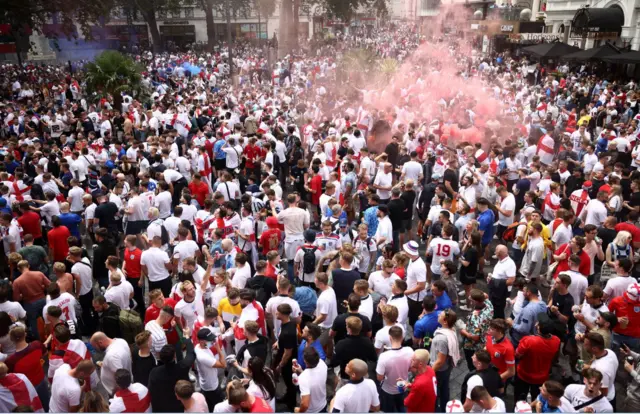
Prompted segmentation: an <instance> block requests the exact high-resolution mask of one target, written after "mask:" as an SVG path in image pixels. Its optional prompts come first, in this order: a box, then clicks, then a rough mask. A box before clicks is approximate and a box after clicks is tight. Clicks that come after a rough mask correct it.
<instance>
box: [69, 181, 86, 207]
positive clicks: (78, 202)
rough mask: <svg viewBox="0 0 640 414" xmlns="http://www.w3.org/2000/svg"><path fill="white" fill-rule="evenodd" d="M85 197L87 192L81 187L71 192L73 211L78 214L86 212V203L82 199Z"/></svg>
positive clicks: (74, 188)
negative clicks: (78, 212)
mask: <svg viewBox="0 0 640 414" xmlns="http://www.w3.org/2000/svg"><path fill="white" fill-rule="evenodd" d="M84 195H85V192H84V191H83V190H82V188H80V187H73V188H72V189H71V190H69V197H68V198H69V199H70V200H71V211H73V212H77V211H82V210H84V203H83V202H82V197H83V196H84Z"/></svg>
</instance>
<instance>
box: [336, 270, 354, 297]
mask: <svg viewBox="0 0 640 414" xmlns="http://www.w3.org/2000/svg"><path fill="white" fill-rule="evenodd" d="M358 279H360V272H358V271H357V270H343V269H336V270H334V271H333V290H334V291H335V293H336V299H337V300H338V304H340V303H342V301H343V300H347V298H348V297H349V295H350V294H351V293H353V283H354V282H355V281H356V280H358Z"/></svg>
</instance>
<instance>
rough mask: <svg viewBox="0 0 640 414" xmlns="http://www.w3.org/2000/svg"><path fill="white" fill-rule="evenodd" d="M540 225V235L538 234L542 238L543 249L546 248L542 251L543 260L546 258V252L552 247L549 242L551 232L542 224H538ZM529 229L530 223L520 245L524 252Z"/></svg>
mask: <svg viewBox="0 0 640 414" xmlns="http://www.w3.org/2000/svg"><path fill="white" fill-rule="evenodd" d="M540 224H542V233H540V236H542V241H543V242H544V247H545V248H546V249H545V250H544V258H545V259H546V258H547V250H549V249H551V247H552V246H553V243H552V242H551V230H549V227H547V225H546V224H544V223H542V222H541V223H540ZM530 228H531V222H528V223H527V229H526V230H525V232H524V242H523V243H522V251H524V250H525V249H526V248H527V241H529V229H530Z"/></svg>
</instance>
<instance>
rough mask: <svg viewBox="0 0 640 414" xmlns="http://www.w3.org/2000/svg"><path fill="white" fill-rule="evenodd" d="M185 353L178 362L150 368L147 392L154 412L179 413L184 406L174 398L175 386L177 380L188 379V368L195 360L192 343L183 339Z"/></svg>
mask: <svg viewBox="0 0 640 414" xmlns="http://www.w3.org/2000/svg"><path fill="white" fill-rule="evenodd" d="M185 344H186V347H187V354H186V356H185V357H184V359H183V360H182V361H180V362H175V361H173V362H170V363H168V364H166V365H160V366H158V367H155V368H154V369H152V370H151V373H150V374H149V386H148V388H149V392H150V393H151V409H152V411H153V412H154V413H175V412H178V413H181V412H183V411H184V407H183V405H182V403H181V402H180V401H178V399H177V398H176V394H175V386H176V383H177V382H178V381H179V380H185V381H189V370H190V369H191V366H192V365H193V363H194V362H195V360H196V354H195V352H194V350H193V343H192V342H191V341H189V340H187V341H185Z"/></svg>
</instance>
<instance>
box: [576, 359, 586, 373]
mask: <svg viewBox="0 0 640 414" xmlns="http://www.w3.org/2000/svg"><path fill="white" fill-rule="evenodd" d="M583 368H584V361H583V360H581V359H579V360H578V362H577V363H576V371H578V372H582V369H583Z"/></svg>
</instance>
